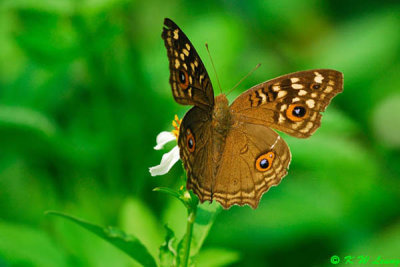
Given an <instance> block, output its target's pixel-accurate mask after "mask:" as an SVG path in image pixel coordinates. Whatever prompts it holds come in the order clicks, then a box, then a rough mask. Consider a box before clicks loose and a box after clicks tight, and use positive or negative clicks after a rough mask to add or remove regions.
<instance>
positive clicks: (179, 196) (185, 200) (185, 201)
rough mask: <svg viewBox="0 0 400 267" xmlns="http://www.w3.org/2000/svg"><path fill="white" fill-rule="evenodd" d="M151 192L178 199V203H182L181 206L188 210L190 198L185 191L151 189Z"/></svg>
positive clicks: (164, 188) (163, 188) (166, 188)
mask: <svg viewBox="0 0 400 267" xmlns="http://www.w3.org/2000/svg"><path fill="white" fill-rule="evenodd" d="M153 191H155V192H163V193H165V194H168V195H170V196H173V197H175V198H176V199H178V200H179V201H181V202H182V203H183V205H185V207H186V208H190V204H191V202H190V201H191V198H190V195H188V193H187V192H188V191H186V190H179V191H176V190H173V189H171V188H168V187H156V188H154V189H153Z"/></svg>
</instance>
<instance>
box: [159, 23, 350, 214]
mask: <svg viewBox="0 0 400 267" xmlns="http://www.w3.org/2000/svg"><path fill="white" fill-rule="evenodd" d="M161 36H162V39H163V40H164V43H165V46H166V48H167V55H168V59H169V69H170V79H169V82H170V84H171V88H172V94H173V96H174V99H175V101H176V102H178V103H179V104H182V105H192V106H194V107H192V108H191V109H190V110H189V111H188V112H187V113H186V115H185V116H184V118H183V120H182V123H181V125H180V129H179V137H178V146H179V150H180V158H181V160H182V161H183V165H184V168H185V170H186V172H187V184H186V187H187V189H188V190H189V189H192V190H193V192H194V193H195V194H196V195H197V196H198V198H199V200H200V201H201V202H204V201H207V200H208V201H210V202H212V201H213V200H216V201H218V202H219V203H220V204H221V205H222V206H223V208H225V209H228V208H230V207H231V206H232V205H239V206H243V205H245V204H248V205H250V206H251V207H252V208H254V209H255V208H257V206H258V204H259V201H260V199H261V196H262V195H263V193H265V192H266V191H268V189H269V188H270V187H271V186H276V185H278V184H279V183H280V182H281V180H282V178H283V177H284V176H285V175H286V174H287V170H288V167H289V164H290V161H291V153H290V150H289V147H288V145H287V144H286V142H285V141H284V140H283V139H282V138H281V137H280V136H279V135H278V133H276V132H275V131H274V130H272V129H271V128H273V129H276V130H279V131H282V132H284V133H286V134H289V135H291V136H294V137H298V138H307V137H309V136H310V135H312V134H313V133H314V132H315V131H316V130H317V129H318V128H319V126H320V123H321V117H322V115H321V112H323V111H325V109H326V107H327V106H328V104H329V103H330V101H331V99H332V98H333V97H334V96H335V95H336V94H338V93H340V92H342V91H343V74H342V73H341V72H339V71H336V70H331V69H315V70H308V71H300V72H295V73H291V74H287V75H283V76H280V77H278V78H275V79H272V80H269V81H266V82H263V83H260V84H258V85H255V86H253V87H252V88H250V89H248V90H247V91H245V92H244V93H242V94H241V95H239V96H238V97H237V98H236V99H235V100H234V101H233V103H232V104H231V105H229V103H228V99H227V97H226V95H225V94H220V95H218V96H216V97H214V91H213V87H212V84H211V81H210V78H209V76H208V74H207V70H206V68H205V67H204V64H203V62H202V61H201V59H200V57H199V55H198V54H197V52H196V49H195V48H194V47H193V45H192V43H191V42H190V41H189V39H188V38H187V36H186V35H185V34H184V33H183V31H182V30H181V29H180V28H179V27H178V26H177V25H176V24H175V23H174V22H173V21H172V20H170V19H168V18H166V19H165V20H164V27H163V32H162V35H161Z"/></svg>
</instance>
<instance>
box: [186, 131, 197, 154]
mask: <svg viewBox="0 0 400 267" xmlns="http://www.w3.org/2000/svg"><path fill="white" fill-rule="evenodd" d="M186 146H187V147H188V149H189V152H191V153H192V152H194V149H195V147H196V142H195V141H194V136H193V134H192V133H191V132H190V130H188V131H187V134H186Z"/></svg>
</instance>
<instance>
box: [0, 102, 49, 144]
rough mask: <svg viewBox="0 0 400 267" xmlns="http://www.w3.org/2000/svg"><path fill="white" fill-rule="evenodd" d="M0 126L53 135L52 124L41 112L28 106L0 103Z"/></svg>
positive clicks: (47, 135)
mask: <svg viewBox="0 0 400 267" xmlns="http://www.w3.org/2000/svg"><path fill="white" fill-rule="evenodd" d="M0 127H1V128H3V127H4V128H6V127H7V128H11V127H12V128H18V129H23V130H28V131H32V132H36V133H39V134H42V135H44V136H46V137H53V136H54V135H55V133H56V127H55V126H54V124H53V123H52V122H51V121H50V120H49V119H48V118H47V117H46V116H45V115H43V114H42V113H40V112H37V111H35V110H33V109H30V108H22V107H13V106H6V105H0Z"/></svg>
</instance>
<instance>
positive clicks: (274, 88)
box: [272, 85, 281, 92]
mask: <svg viewBox="0 0 400 267" xmlns="http://www.w3.org/2000/svg"><path fill="white" fill-rule="evenodd" d="M272 90H273V91H274V92H278V91H279V90H281V87H280V86H279V85H274V86H272Z"/></svg>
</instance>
